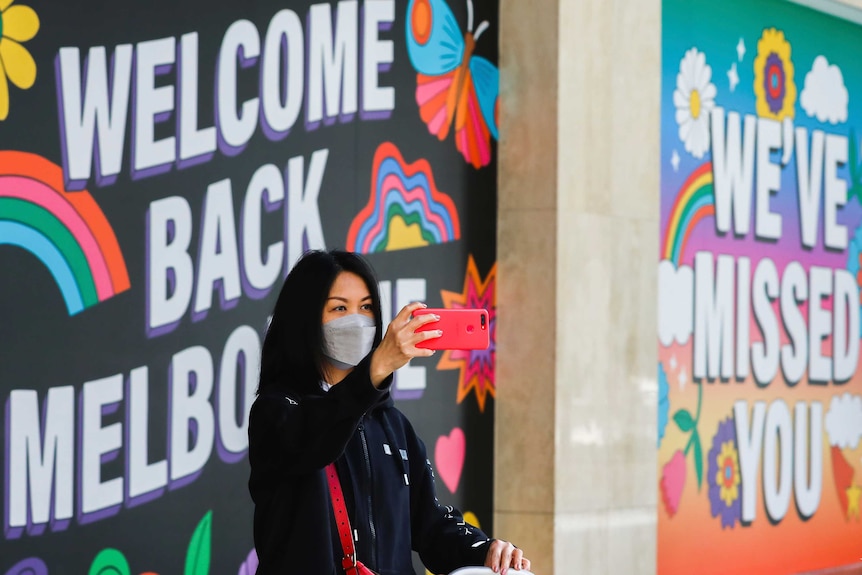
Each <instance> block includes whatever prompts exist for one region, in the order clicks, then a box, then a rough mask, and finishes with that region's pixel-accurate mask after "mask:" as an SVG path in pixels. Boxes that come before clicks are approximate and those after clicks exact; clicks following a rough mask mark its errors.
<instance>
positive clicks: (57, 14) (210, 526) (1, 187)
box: [0, 0, 499, 575]
mask: <svg viewBox="0 0 862 575" xmlns="http://www.w3.org/2000/svg"><path fill="white" fill-rule="evenodd" d="M498 31H499V18H498V4H497V3H496V2H476V3H475V5H474V3H473V2H472V1H471V0H412V1H411V2H406V1H404V2H402V1H399V0H361V1H360V0H341V1H338V2H335V1H315V0H302V1H292V2H282V1H278V0H260V1H256V2H235V1H230V0H187V1H184V2H177V1H175V0H151V1H148V2H137V3H126V2H103V1H99V0H81V1H79V2H45V1H42V0H0V451H2V479H0V491H2V494H0V518H2V524H3V525H2V531H0V575H24V574H29V575H46V574H52V575H55V574H63V573H69V574H72V573H74V574H86V573H90V574H93V575H96V574H104V573H115V574H123V575H131V574H135V575H138V574H142V573H143V574H148V575H152V574H160V575H178V574H181V573H182V574H185V575H216V574H219V575H234V574H238V575H253V574H254V573H255V570H256V569H257V565H258V563H257V555H256V552H255V550H254V548H253V546H254V541H253V536H252V519H253V513H254V507H253V503H252V500H251V497H250V496H249V491H248V480H249V471H250V470H249V464H248V434H247V429H248V420H249V409H250V406H251V403H252V402H253V400H254V398H255V396H256V390H257V386H258V373H259V368H258V365H259V358H260V351H261V345H262V341H263V338H264V334H265V331H266V328H267V325H268V319H269V315H270V314H271V313H272V311H273V307H274V304H275V301H276V299H277V297H278V294H279V291H280V289H281V285H282V282H283V280H284V278H285V276H286V274H287V273H288V270H290V268H291V267H292V266H293V264H294V263H295V262H296V260H297V259H298V258H299V256H300V255H301V254H302V253H303V252H304V251H305V250H307V249H330V248H347V249H350V250H353V251H357V252H361V253H362V254H365V257H367V259H368V260H369V261H370V262H371V264H372V265H373V266H374V268H375V269H376V271H377V273H378V277H379V280H380V293H381V305H382V309H381V312H382V315H383V318H384V321H386V323H387V324H388V322H389V321H390V320H391V318H392V317H393V316H394V315H396V314H397V313H398V311H399V310H400V309H401V308H402V307H403V306H404V305H406V304H407V303H409V302H412V301H416V300H422V301H425V302H427V304H428V306H429V307H447V308H459V307H472V306H476V305H481V306H482V307H486V308H487V309H488V311H489V313H490V316H489V321H490V323H489V328H490V330H491V337H492V343H491V347H490V348H489V349H487V350H481V351H472V352H451V353H449V352H447V353H441V354H439V355H437V356H435V357H433V358H417V359H415V360H414V361H412V362H411V364H410V365H409V366H405V367H404V368H402V369H400V370H399V371H398V372H397V373H396V375H395V377H394V382H393V386H392V394H393V396H394V398H395V401H396V402H397V405H398V408H399V409H400V410H401V411H403V412H404V413H405V414H406V415H407V417H408V418H409V419H410V421H411V423H412V424H413V426H414V427H415V429H416V431H417V433H418V434H419V435H420V437H421V438H422V439H423V441H424V442H425V444H426V454H427V458H428V460H429V461H431V463H432V464H433V466H434V471H435V473H436V477H437V495H438V496H439V499H440V502H441V504H447V505H453V506H457V507H459V508H460V509H461V510H462V511H464V512H465V516H466V517H469V518H471V519H470V521H471V522H472V523H473V524H475V525H479V523H480V522H481V524H482V526H483V527H484V528H486V529H487V530H488V531H489V532H493V514H492V505H493V500H492V494H493V490H492V489H491V488H490V487H489V486H490V485H492V483H493V477H492V474H493V441H494V396H495V391H496V388H495V383H494V382H495V380H494V357H495V355H494V354H495V348H494V339H493V338H494V336H495V334H494V331H493V330H494V326H495V325H496V323H495V321H496V319H495V318H496V310H495V302H496V299H495V286H496V269H497V268H496V248H495V238H496V228H495V226H496V220H495V217H494V214H495V206H496V202H497V196H496V190H497V188H496V178H497V160H496V146H497V123H496V122H497V120H496V118H497V116H496V111H497V107H498V106H497V99H498V95H499V88H498V70H497V64H496V62H497V51H498V50H497V45H498V42H497V40H498ZM297 305H303V303H301V302H297ZM387 448H388V446H387ZM375 453H376V455H371V456H370V457H371V458H372V459H373V458H374V457H387V458H388V457H389V455H388V454H386V453H385V452H383V451H382V449H380V450H377V451H376V452H375ZM416 484H417V485H418V484H419V482H416ZM354 527H356V528H357V536H358V537H370V536H371V535H370V534H371V532H372V530H373V529H374V524H373V523H370V522H369V523H364V524H357V525H354ZM377 542H378V545H380V546H384V545H386V544H387V542H386V541H381V540H379V539H378V540H377ZM359 559H360V560H363V558H362V557H360V558H359ZM414 566H415V568H416V571H417V572H424V568H423V567H422V565H421V563H420V561H419V559H418V555H416V556H415V560H414ZM303 575H305V574H303ZM312 575H317V574H312Z"/></svg>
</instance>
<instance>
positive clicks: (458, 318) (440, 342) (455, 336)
mask: <svg viewBox="0 0 862 575" xmlns="http://www.w3.org/2000/svg"><path fill="white" fill-rule="evenodd" d="M428 313H433V314H437V315H439V316H440V320H439V321H432V322H429V323H426V324H425V325H423V326H422V327H420V328H419V329H417V330H416V331H417V332H418V331H428V330H431V329H442V330H443V335H441V336H440V337H436V338H432V339H429V340H426V341H423V342H421V343H419V344H417V345H416V347H422V348H425V349H488V346H489V345H491V321H490V318H489V316H488V310H484V309H432V308H425V309H419V310H416V311H414V312H413V315H414V316H418V315H423V314H428Z"/></svg>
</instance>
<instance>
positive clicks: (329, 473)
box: [326, 463, 357, 573]
mask: <svg viewBox="0 0 862 575" xmlns="http://www.w3.org/2000/svg"><path fill="white" fill-rule="evenodd" d="M326 479H327V481H328V482H329V494H330V496H331V498H332V510H333V511H334V512H335V522H336V524H337V525H338V537H339V539H341V548H342V549H343V550H344V558H343V559H342V560H341V566H342V567H343V568H344V570H345V571H349V570H351V569H353V570H354V573H355V572H357V571H356V550H355V549H354V547H353V530H352V529H351V528H350V518H349V517H348V516H347V506H346V505H345V504H344V493H343V492H342V491H341V482H340V481H339V480H338V472H337V471H336V470H335V463H330V464H329V465H327V466H326Z"/></svg>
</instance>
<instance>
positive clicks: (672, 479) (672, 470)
mask: <svg viewBox="0 0 862 575" xmlns="http://www.w3.org/2000/svg"><path fill="white" fill-rule="evenodd" d="M659 486H660V487H661V499H662V501H663V502H664V507H665V509H667V513H668V515H670V516H671V517H673V516H674V515H676V511H677V509H679V500H680V499H681V498H682V489H683V487H685V454H684V453H683V452H682V450H680V449H678V450H677V451H676V452H674V454H673V457H671V458H670V461H668V462H667V463H665V465H664V468H663V469H662V473H661V482H660V483H659Z"/></svg>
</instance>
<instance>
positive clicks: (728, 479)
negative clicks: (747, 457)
mask: <svg viewBox="0 0 862 575" xmlns="http://www.w3.org/2000/svg"><path fill="white" fill-rule="evenodd" d="M717 460H718V461H717V463H718V471H717V472H716V474H715V482H716V484H718V486H719V497H721V500H722V501H724V504H725V505H727V506H728V507H729V506H730V505H732V504H733V502H734V501H736V498H737V497H739V481H740V479H739V457H738V455H737V453H736V446H735V445H734V444H733V442H732V441H725V442H724V443H722V444H721V453H719V454H718V457H717Z"/></svg>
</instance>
